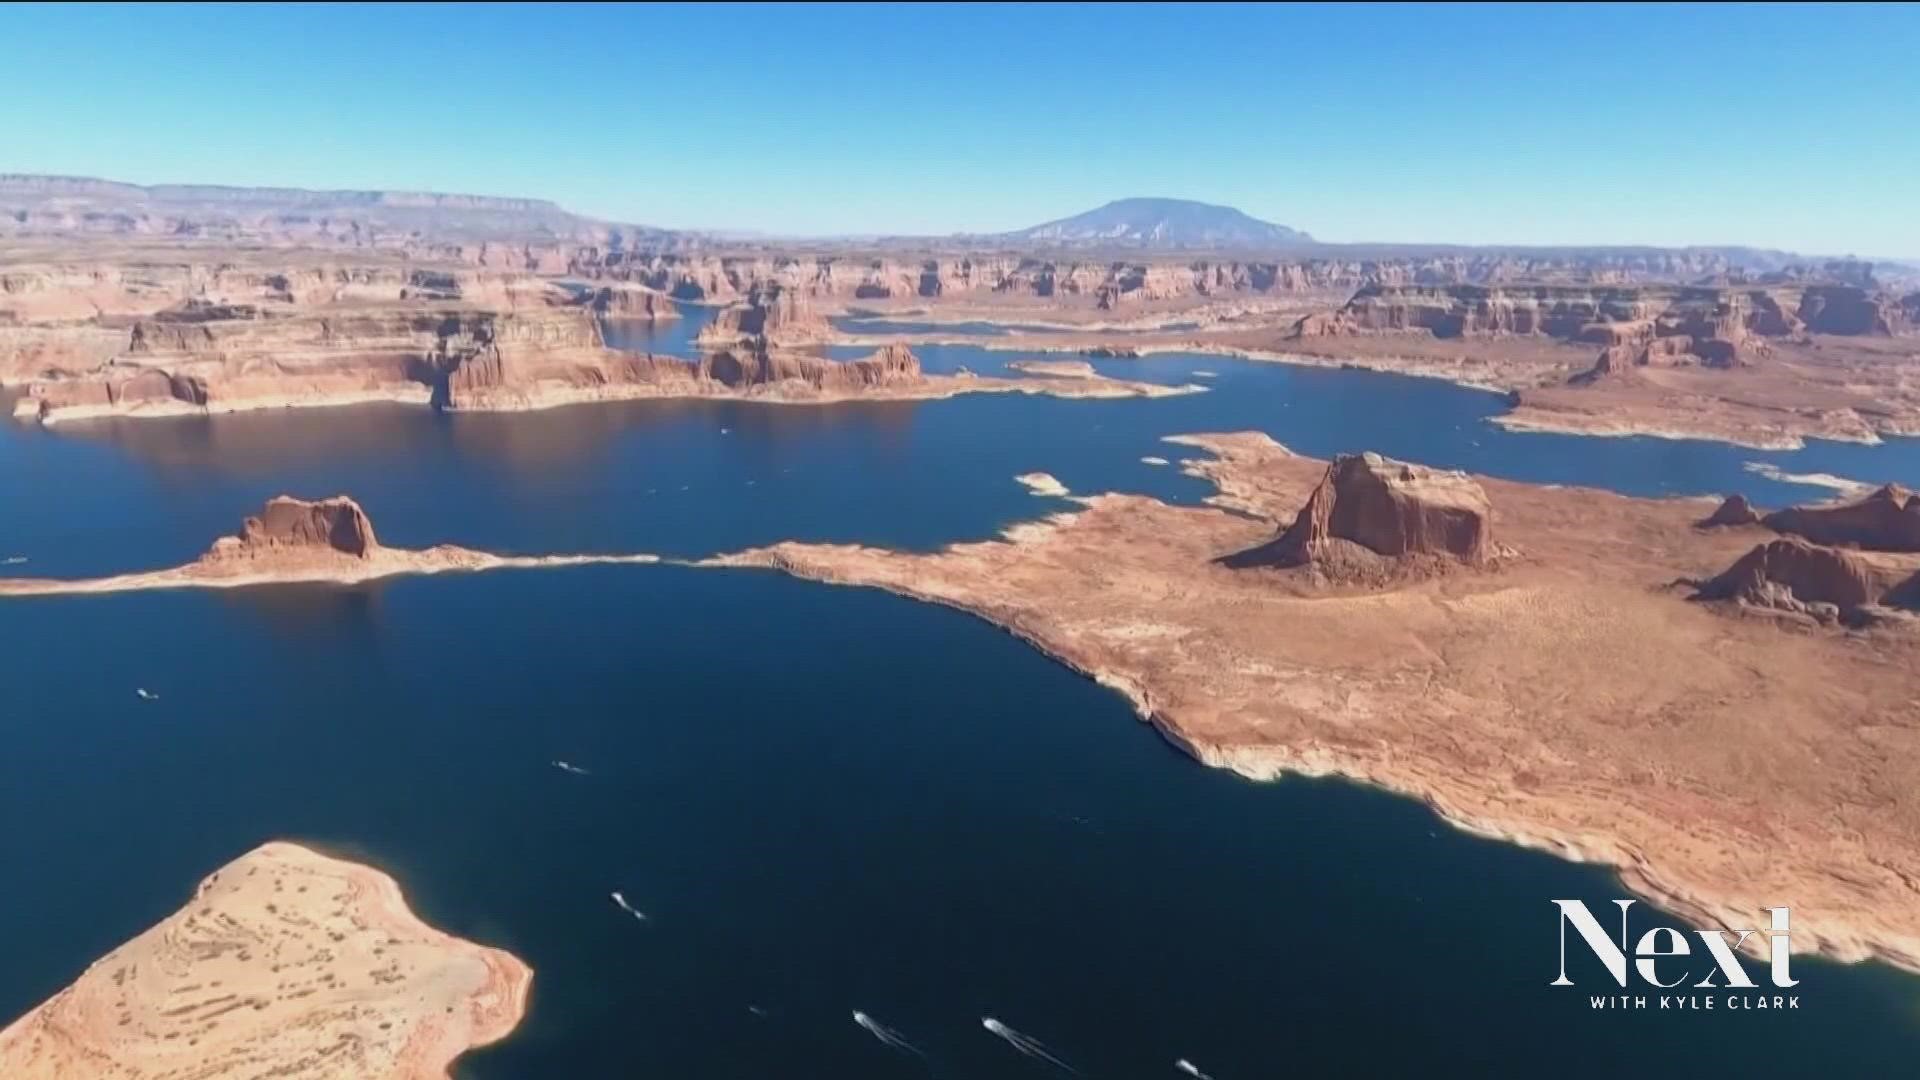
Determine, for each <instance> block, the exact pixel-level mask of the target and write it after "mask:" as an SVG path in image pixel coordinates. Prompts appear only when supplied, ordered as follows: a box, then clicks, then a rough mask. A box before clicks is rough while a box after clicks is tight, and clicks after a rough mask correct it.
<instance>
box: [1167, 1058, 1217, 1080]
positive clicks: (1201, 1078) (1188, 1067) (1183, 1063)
mask: <svg viewBox="0 0 1920 1080" xmlns="http://www.w3.org/2000/svg"><path fill="white" fill-rule="evenodd" d="M1173 1067H1174V1068H1176V1069H1179V1070H1180V1071H1181V1072H1183V1073H1186V1074H1187V1075H1188V1076H1191V1077H1193V1078H1194V1080H1213V1077H1211V1076H1208V1075H1207V1074H1206V1073H1203V1072H1201V1071H1200V1067H1199V1066H1198V1065H1195V1064H1194V1063H1193V1062H1191V1061H1188V1060H1187V1059H1186V1058H1181V1059H1180V1060H1179V1061H1176V1062H1174V1063H1173Z"/></svg>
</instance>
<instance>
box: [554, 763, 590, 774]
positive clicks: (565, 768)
mask: <svg viewBox="0 0 1920 1080" xmlns="http://www.w3.org/2000/svg"><path fill="white" fill-rule="evenodd" d="M553 767H554V768H556V769H559V770H560V771H561V772H565V773H572V774H573V775H575V776H591V775H593V774H592V773H589V772H588V771H587V770H585V769H583V768H581V767H580V766H578V765H575V764H573V763H572V762H570V761H556V762H554V763H553Z"/></svg>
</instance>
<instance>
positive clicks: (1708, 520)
mask: <svg viewBox="0 0 1920 1080" xmlns="http://www.w3.org/2000/svg"><path fill="white" fill-rule="evenodd" d="M1759 523H1760V514H1759V512H1758V511H1756V510H1755V509H1754V508H1753V504H1752V503H1750V502H1748V501H1747V497H1746V496H1745V495H1740V494H1737V493H1736V494H1733V495H1729V496H1727V497H1726V498H1725V499H1724V500H1722V501H1721V503H1720V505H1719V506H1717V507H1715V508H1714V511H1713V513H1711V514H1708V515H1707V516H1706V517H1705V518H1702V519H1701V521H1700V527H1701V528H1703V529H1713V528H1722V527H1726V526H1733V525H1758V524H1759Z"/></svg>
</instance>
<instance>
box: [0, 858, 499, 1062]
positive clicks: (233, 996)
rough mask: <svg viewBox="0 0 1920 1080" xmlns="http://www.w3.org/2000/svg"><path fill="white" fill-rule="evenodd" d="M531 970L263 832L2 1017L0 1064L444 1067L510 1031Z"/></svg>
mask: <svg viewBox="0 0 1920 1080" xmlns="http://www.w3.org/2000/svg"><path fill="white" fill-rule="evenodd" d="M256 951H258V953H259V955H258V957H257V958H256V955H255V954H256ZM343 974H344V975H346V976H348V977H349V978H342V975H343ZM533 976H534V972H533V969H532V968H531V967H529V966H528V965H527V964H526V962H525V961H523V960H521V959H520V958H519V957H517V956H515V955H513V954H512V953H510V952H507V951H506V950H504V949H499V948H494V947H491V946H487V945H482V944H479V943H477V942H472V941H468V940H466V939H463V938H459V937H455V936H453V935H452V934H449V933H447V932H445V931H442V930H440V929H438V928H436V927H434V926H432V925H429V924H428V923H427V922H425V921H424V920H422V919H421V918H420V917H419V915H417V914H416V913H415V912H414V911H413V909H412V908H411V907H409V906H408V904H407V901H406V896H405V894H404V892H403V890H402V889H401V887H400V883H399V882H398V881H397V880H396V879H395V878H394V877H393V876H392V875H391V874H388V873H386V872H385V871H383V870H380V869H379V868H377V867H374V866H371V865H368V864H365V863H360V862H354V861H351V860H347V859H341V858H336V857H334V856H331V855H326V854H322V853H321V852H319V851H317V850H315V849H313V848H311V847H307V846H304V845H301V844H297V843H293V842H289V841H284V840H273V841H268V842H266V843H264V844H262V845H260V846H259V847H256V848H254V849H253V850H251V851H248V852H246V853H245V854H243V855H240V856H239V857H238V858H235V859H233V860H232V861H230V862H227V863H226V864H225V865H223V866H221V867H220V868H218V869H217V870H215V871H213V872H212V873H211V874H209V875H208V876H206V877H205V878H203V879H202V880H201V881H200V883H199V885H198V886H197V887H196V888H195V889H194V890H193V893H192V895H191V896H190V897H189V898H188V899H187V900H186V901H185V903H184V904H183V905H182V906H181V907H180V908H178V909H177V910H175V911H174V912H173V913H171V914H169V915H167V916H166V917H164V918H162V919H161V920H160V921H158V922H157V923H154V924H153V925H151V926H149V927H146V928H144V929H143V930H141V931H140V932H139V933H137V934H136V935H135V936H133V937H132V938H130V939H129V940H127V941H125V942H123V943H122V944H120V945H119V946H118V947H116V948H115V949H114V950H113V951H111V952H109V953H107V954H105V955H104V956H102V957H101V958H100V959H98V960H95V961H93V962H92V963H91V964H89V965H88V966H87V967H86V969H85V970H84V971H82V972H81V973H80V974H79V975H78V976H77V977H76V978H75V979H74V980H73V981H72V982H71V983H70V984H68V985H67V986H66V987H65V988H64V989H61V990H59V991H58V992H56V993H55V994H54V995H53V996H52V997H50V998H48V999H47V1000H46V1001H44V1002H42V1003H41V1004H39V1005H37V1006H35V1007H34V1008H33V1009H31V1010H29V1011H28V1012H27V1013H25V1014H24V1015H22V1016H21V1017H19V1018H18V1019H17V1020H15V1021H13V1022H12V1023H10V1024H9V1025H8V1026H6V1027H5V1028H0V1071H4V1072H5V1073H6V1075H7V1076H8V1077H18V1078H20V1080H35V1078H42V1080H56V1078H60V1077H72V1076H82V1075H96V1074H102V1073H104V1072H108V1071H110V1072H112V1074H113V1075H123V1074H124V1075H140V1076H149V1075H155V1076H157V1075H180V1074H184V1073H186V1072H190V1073H192V1074H194V1075H214V1074H216V1073H217V1074H219V1075H227V1074H228V1073H229V1072H233V1073H246V1074H248V1075H256V1074H260V1070H261V1069H262V1068H267V1067H268V1066H269V1065H272V1064H273V1063H275V1062H277V1063H278V1067H277V1068H273V1069H271V1071H272V1072H276V1073H277V1072H280V1071H286V1070H294V1071H299V1072H301V1074H302V1075H305V1074H307V1073H308V1072H310V1071H314V1070H316V1069H318V1070H319V1071H324V1072H326V1073H327V1074H329V1075H334V1074H344V1073H343V1070H344V1071H345V1072H350V1073H352V1074H353V1075H362V1076H384V1077H391V1078H394V1080H446V1078H447V1077H449V1076H451V1075H452V1069H453V1065H454V1062H455V1061H457V1060H458V1059H459V1058H461V1057H462V1056H464V1055H465V1054H466V1053H467V1052H469V1051H471V1050H474V1049H477V1048H479V1047H483V1046H490V1045H492V1044H494V1043H497V1042H500V1041H501V1040H503V1039H505V1038H507V1037H508V1036H509V1035H511V1034H512V1033H513V1032H514V1031H515V1030H516V1029H517V1028H519V1026H520V1025H521V1023H522V1022H523V1021H524V1019H525V1017H526V1012H527V1007H528V1001H529V995H530V992H531V989H532V983H533ZM350 982H351V983H352V984H355V985H354V986H353V988H351V989H350V988H349V983H350ZM290 987H302V988H301V989H290ZM115 1017H117V1021H114V1020H113V1019H112V1018H115ZM335 1054H338V1055H340V1057H339V1058H338V1059H337V1060H336V1059H334V1058H333V1055H335ZM109 1067H110V1068H109Z"/></svg>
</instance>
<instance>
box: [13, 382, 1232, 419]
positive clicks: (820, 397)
mask: <svg viewBox="0 0 1920 1080" xmlns="http://www.w3.org/2000/svg"><path fill="white" fill-rule="evenodd" d="M924 378H925V379H926V382H925V383H923V384H921V385H917V386H880V387H875V388H871V389H865V390H856V391H833V390H826V391H814V390H811V389H809V390H808V391H807V392H801V391H796V390H786V389H783V388H781V387H780V386H779V385H778V384H774V385H771V386H767V387H757V388H752V389H749V390H746V391H738V390H731V389H716V390H708V389H704V388H701V387H699V386H697V384H689V385H688V386H687V387H680V386H674V385H662V384H657V383H609V384H603V385H600V386H589V387H558V386H548V387H544V388H535V389H534V390H532V391H531V392H530V393H523V392H520V391H496V392H488V393H484V394H482V395H481V396H480V397H479V398H478V399H477V400H475V401H472V402H469V403H464V404H457V405H452V406H448V407H446V408H445V410H444V411H446V412H449V413H518V412H542V411H545V410H547V409H558V408H566V407H569V406H574V405H596V404H608V403H617V402H627V401H740V402H750V403H755V404H763V405H846V404H857V403H860V402H868V401H944V400H946V399H949V398H954V397H959V396H962V395H965V394H1007V393H1017V394H1034V395H1043V396H1048V397H1057V398H1062V399H1069V400H1070V399H1096V400H1109V399H1114V398H1129V397H1139V398H1161V397H1175V396H1179V395H1182V394H1197V393H1204V392H1206V390H1207V387H1204V386H1199V385H1197V384H1192V383H1189V384H1186V385H1182V386H1167V385H1164V384H1161V383H1146V382H1138V381H1134V380H1129V379H1114V378H1109V377H1107V376H1097V377H1093V378H1088V377H1063V376H1049V375H1033V376H1026V377H1019V378H1000V377H996V376H965V375H928V376H925V377H924ZM34 400H35V399H33V398H28V397H21V398H19V399H18V404H17V405H16V411H15V412H14V415H13V418H14V420H15V421H16V422H19V423H23V424H38V425H39V426H41V427H45V428H53V427H59V426H62V425H66V424H85V423H89V422H97V421H101V420H168V419H178V418H181V417H205V416H226V415H232V414H236V413H245V412H266V411H271V410H275V409H331V408H350V407H353V406H356V405H406V406H416V407H427V408H431V407H433V404H432V395H431V392H430V391H429V390H428V389H427V388H426V387H424V386H420V387H418V388H417V389H415V388H411V387H396V388H394V389H393V390H391V391H386V390H370V391H364V392H354V393H333V394H313V395H303V396H289V397H284V398H282V397H272V398H245V399H237V400H236V399H229V400H226V401H221V402H214V403H209V404H207V405H190V404H187V403H185V402H180V401H171V400H170V401H165V402H158V403H147V402H139V403H135V404H133V405H130V406H124V407H122V406H69V407H65V408H61V409H58V410H54V411H51V412H48V413H46V414H44V415H42V414H37V413H34V412H32V411H30V410H27V409H23V408H19V407H18V405H19V404H26V403H30V402H32V401H34Z"/></svg>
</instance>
